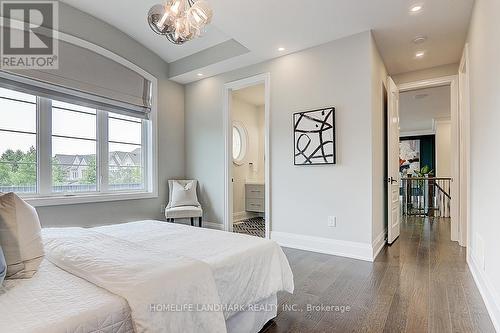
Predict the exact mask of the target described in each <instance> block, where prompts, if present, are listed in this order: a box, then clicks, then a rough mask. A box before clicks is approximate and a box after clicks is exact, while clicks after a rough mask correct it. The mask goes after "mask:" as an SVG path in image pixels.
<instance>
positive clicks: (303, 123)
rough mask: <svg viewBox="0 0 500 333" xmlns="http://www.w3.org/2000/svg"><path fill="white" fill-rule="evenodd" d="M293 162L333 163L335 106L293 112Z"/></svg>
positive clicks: (334, 161) (311, 163) (296, 163)
mask: <svg viewBox="0 0 500 333" xmlns="http://www.w3.org/2000/svg"><path fill="white" fill-rule="evenodd" d="M293 130H294V164H295V165H321V164H335V163H336V154H335V144H336V142H335V108H334V107H329V108H324V109H318V110H313V111H306V112H297V113H294V114H293Z"/></svg>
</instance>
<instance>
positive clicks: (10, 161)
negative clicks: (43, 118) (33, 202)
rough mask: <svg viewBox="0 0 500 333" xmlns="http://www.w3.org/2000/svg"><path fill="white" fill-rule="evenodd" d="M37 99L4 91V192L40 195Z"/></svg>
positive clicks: (0, 114)
mask: <svg viewBox="0 0 500 333" xmlns="http://www.w3.org/2000/svg"><path fill="white" fill-rule="evenodd" d="M36 137H37V135H36V97H35V96H31V95H27V94H23V93H18V92H15V91H11V90H7V89H3V88H0V192H18V193H35V192H36V191H37V172H36V169H37V167H36V165H37V153H36V149H37V144H36V142H37V140H36Z"/></svg>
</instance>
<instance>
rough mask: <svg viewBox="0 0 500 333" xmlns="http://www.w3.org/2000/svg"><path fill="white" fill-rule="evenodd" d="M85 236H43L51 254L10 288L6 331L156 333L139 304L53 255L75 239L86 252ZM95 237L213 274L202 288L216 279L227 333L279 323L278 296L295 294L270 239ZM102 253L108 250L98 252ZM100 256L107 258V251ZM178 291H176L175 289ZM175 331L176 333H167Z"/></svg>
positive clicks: (180, 231) (189, 231)
mask: <svg viewBox="0 0 500 333" xmlns="http://www.w3.org/2000/svg"><path fill="white" fill-rule="evenodd" d="M87 230H88V229H85V230H82V228H67V229H64V228H56V229H44V230H43V236H44V242H46V244H45V245H46V248H49V251H48V253H47V256H46V259H45V260H44V261H43V263H42V265H41V267H40V270H39V272H38V273H37V274H36V275H35V276H34V277H33V278H32V279H28V280H8V281H6V284H5V289H6V291H4V292H3V294H2V295H1V296H0V313H2V316H0V332H81V333H87V332H89V333H90V332H120V333H122V332H123V333H128V332H140V331H155V330H154V329H153V330H148V329H144V327H142V326H140V325H139V326H138V325H137V323H136V321H137V320H135V316H134V306H131V304H133V303H131V301H130V300H128V297H127V294H126V293H125V297H124V296H123V295H122V294H121V293H120V292H119V291H118V292H114V289H113V288H107V286H106V284H102V283H100V282H101V280H99V279H94V278H93V276H92V275H90V277H89V276H87V275H86V273H85V274H84V273H80V272H79V271H78V270H76V271H75V270H72V269H71V267H70V266H68V267H69V268H67V267H66V266H65V265H66V264H67V262H66V259H67V258H66V257H60V258H59V260H58V257H57V251H52V250H53V249H56V250H57V249H63V251H62V252H63V253H65V254H66V253H71V248H69V249H70V250H69V251H68V247H65V246H66V245H67V243H66V239H68V238H69V239H71V238H72V237H73V238H74V239H75V240H78V242H76V243H77V246H78V251H81V250H82V248H81V246H86V245H85V244H81V243H82V242H81V240H82V238H81V237H80V236H79V235H80V233H82V232H85V233H86V232H87ZM89 231H91V232H92V234H90V235H91V236H93V235H94V234H95V235H98V237H103V239H105V240H106V242H108V241H109V240H111V241H112V243H111V244H112V247H113V248H116V247H118V248H119V245H120V244H121V242H123V243H124V244H125V246H126V249H130V248H131V249H132V250H133V251H135V252H140V251H141V249H142V248H143V247H144V248H147V250H148V251H152V252H151V253H155V254H160V255H161V256H160V258H163V257H164V256H165V254H166V253H167V254H168V255H169V256H173V257H174V258H180V259H179V260H187V262H188V263H189V265H190V264H191V262H193V263H194V264H195V265H198V263H202V265H203V264H206V266H207V267H209V272H208V273H207V271H205V273H203V274H202V276H200V277H199V278H198V280H197V281H200V283H204V281H210V278H211V277H208V276H207V275H212V276H213V281H214V286H215V290H216V293H217V303H220V304H222V305H226V306H225V307H223V308H222V314H221V316H223V320H224V326H225V328H224V330H226V331H227V332H258V331H259V330H260V329H261V328H262V327H263V326H264V325H265V323H266V322H267V321H269V320H270V319H272V318H274V317H275V316H276V310H277V300H276V293H277V292H278V291H281V290H285V291H288V292H293V277H292V273H291V270H290V267H289V265H288V262H287V260H286V257H285V256H284V254H283V252H282V251H281V249H280V248H279V246H278V245H276V244H275V243H274V242H272V241H269V240H265V239H260V238H256V237H251V236H246V235H240V234H231V233H226V232H222V231H217V230H210V229H200V228H194V227H190V226H185V225H179V224H171V223H165V222H160V221H152V220H148V221H138V222H131V223H124V224H117V225H111V226H103V227H96V228H91V229H90V230H89ZM85 235H87V234H85ZM59 240H61V242H59ZM83 243H92V242H83ZM54 244H56V245H57V246H54ZM116 244H118V245H116ZM132 245H133V246H132ZM51 246H52V248H51ZM61 246H62V247H61ZM134 246H135V247H137V248H135V247H134ZM99 248H103V247H102V246H101V245H99ZM83 249H84V250H85V249H86V248H83ZM120 251H122V252H123V251H125V250H124V249H121V250H120ZM60 252H61V251H60ZM99 252H104V254H105V253H106V252H108V251H107V250H102V251H99ZM104 254H102V255H104ZM92 255H93V256H94V255H95V254H92ZM99 255H100V254H97V257H98V256H99ZM67 256H69V257H71V255H67ZM125 256H126V257H133V255H131V256H130V255H127V254H125ZM148 256H149V254H148ZM75 257H81V256H80V255H78V256H75ZM110 257H112V256H110ZM105 259H107V257H105ZM78 260H80V258H78ZM99 260H101V259H100V257H98V259H97V261H99ZM134 260H136V259H134ZM136 261H137V260H136ZM165 261H168V260H167V259H165ZM182 262H184V261H182ZM78 263H79V261H78ZM87 264H88V263H87ZM189 265H188V266H189ZM133 267H135V266H133ZM197 267H198V266H197ZM63 268H64V269H63ZM174 268H175V267H174ZM173 272H174V273H175V276H180V279H181V280H183V281H184V280H186V278H182V274H183V273H182V271H179V273H178V272H177V271H176V270H175V269H174V271H173ZM189 278H191V275H189ZM96 281H97V282H96ZM184 282H185V281H184ZM170 283H173V282H170V281H169V284H170ZM192 284H193V283H191V282H190V285H192ZM207 284H209V282H207ZM103 286H104V288H103ZM110 289H111V290H110ZM172 289H174V291H175V288H172ZM204 292H205V291H204V290H202V293H204ZM145 294H147V291H146V292H145ZM170 294H172V292H170ZM170 294H169V295H170ZM119 295H120V296H119ZM174 296H177V295H174ZM181 296H182V295H181ZM227 305H237V306H227ZM248 305H251V306H250V307H249V306H248ZM175 327H177V326H175ZM176 330H177V329H172V328H170V329H169V330H167V331H176ZM178 331H179V332H181V331H182V332H184V331H185V332H188V331H193V332H195V331H198V329H196V327H194V328H193V327H184V328H182V329H181V328H179V330H178ZM213 331H223V330H222V329H220V328H219V329H214V330H213Z"/></svg>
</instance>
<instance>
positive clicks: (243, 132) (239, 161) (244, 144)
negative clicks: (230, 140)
mask: <svg viewBox="0 0 500 333" xmlns="http://www.w3.org/2000/svg"><path fill="white" fill-rule="evenodd" d="M232 127H236V129H237V131H238V133H239V134H240V140H241V147H240V153H239V155H238V157H237V158H234V156H233V163H234V164H236V165H243V163H244V161H245V158H246V157H247V150H248V131H247V128H246V127H245V125H244V124H243V123H242V122H240V121H233V124H232ZM232 127H231V135H232ZM231 152H232V145H231Z"/></svg>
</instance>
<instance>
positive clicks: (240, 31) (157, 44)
mask: <svg viewBox="0 0 500 333" xmlns="http://www.w3.org/2000/svg"><path fill="white" fill-rule="evenodd" d="M62 1H63V2H65V3H67V4H69V5H71V6H73V7H76V8H78V9H80V10H82V11H84V12H87V13H89V14H91V15H93V16H95V17H97V18H100V19H102V20H104V21H106V22H108V23H109V24H111V25H114V26H115V27H117V28H118V29H120V30H122V31H123V32H125V33H127V34H128V35H130V36H131V37H132V38H134V39H136V40H137V41H139V42H140V43H142V44H143V45H144V46H146V47H148V48H149V49H151V50H153V51H154V52H155V53H157V54H158V55H159V56H160V57H162V58H163V59H164V60H165V61H166V62H169V63H174V64H175V63H176V62H177V61H183V64H185V63H187V62H190V63H196V64H197V68H193V67H192V66H183V67H182V68H185V71H184V72H183V73H178V71H176V73H175V75H173V76H172V79H173V80H175V81H178V82H181V83H187V82H191V81H195V80H198V79H200V77H199V76H198V75H197V74H198V73H202V74H204V77H207V76H211V75H215V74H219V73H221V72H225V71H228V70H232V69H235V68H238V67H242V66H246V65H250V64H253V63H257V62H261V61H264V60H268V59H272V58H275V57H279V56H282V55H284V54H287V53H292V52H296V51H299V50H303V49H305V48H308V47H311V46H315V45H319V44H322V43H325V42H328V41H331V40H335V39H338V38H342V37H346V36H349V35H353V34H356V33H360V32H363V31H367V30H370V29H371V30H372V31H373V34H374V37H375V40H376V43H377V45H378V49H379V51H380V53H381V55H382V58H383V59H384V62H385V64H386V66H387V69H388V71H389V73H390V74H398V73H403V72H408V71H414V70H419V69H423V68H429V67H434V66H439V65H444V64H449V63H456V62H458V61H459V57H460V54H461V50H462V48H463V45H464V41H465V38H466V32H467V28H468V23H469V18H470V14H471V11H472V5H473V1H474V0H414V1H410V0H397V1H395V0H315V1H303V0H273V1H264V0H260V1H249V0H247V1H243V0H208V1H209V3H210V5H211V6H212V7H213V10H214V19H213V22H212V24H211V25H210V26H209V28H208V29H207V32H206V33H205V34H204V35H203V37H202V38H199V39H196V40H193V41H190V42H188V43H186V44H184V45H182V46H177V45H173V44H171V43H169V42H168V41H167V40H166V39H165V38H164V37H161V36H157V35H155V34H154V33H153V32H152V31H151V30H150V28H149V27H148V25H147V23H146V14H147V12H148V10H149V8H150V7H151V6H152V5H153V4H155V3H158V2H161V0H140V1H138V0H106V1H102V0H85V1H82V0H62ZM415 3H419V4H422V5H423V10H422V11H421V12H420V13H418V14H410V10H409V8H410V7H411V6H412V5H413V4H415ZM118 12H119V15H117V13H118ZM420 35H425V36H427V40H426V41H425V42H424V43H422V44H420V45H415V44H413V43H412V40H413V39H414V38H415V37H417V36H420ZM229 40H234V41H235V42H237V43H239V44H241V45H242V46H243V47H245V48H246V51H245V52H244V53H242V52H236V53H235V52H229V53H228V54H229V56H228V57H226V58H224V57H221V56H220V54H222V53H224V52H225V51H227V47H225V48H224V49H223V50H221V52H219V56H218V57H217V58H213V57H212V58H210V60H207V61H205V62H204V61H203V59H201V58H202V57H204V56H206V54H205V53H203V51H204V50H207V49H209V48H214V47H217V46H218V45H220V44H221V43H222V44H224V42H227V41H229ZM224 45H226V44H224ZM226 46H227V45H226ZM278 47H284V48H285V51H282V52H279V51H278ZM417 50H425V51H426V55H425V56H424V57H423V58H422V59H415V52H416V51H417ZM200 52H201V53H200ZM189 57H193V58H192V60H193V61H190V60H191V59H190V58H189Z"/></svg>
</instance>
